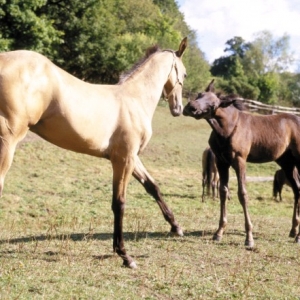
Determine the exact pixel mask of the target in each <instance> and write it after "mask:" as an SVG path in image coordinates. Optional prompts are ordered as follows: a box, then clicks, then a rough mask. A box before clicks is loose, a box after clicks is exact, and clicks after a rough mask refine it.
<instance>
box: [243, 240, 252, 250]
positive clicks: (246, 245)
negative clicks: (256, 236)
mask: <svg viewBox="0 0 300 300" xmlns="http://www.w3.org/2000/svg"><path fill="white" fill-rule="evenodd" d="M245 247H246V248H251V249H252V248H254V241H247V240H246V241H245Z"/></svg>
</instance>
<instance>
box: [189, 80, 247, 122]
mask: <svg viewBox="0 0 300 300" xmlns="http://www.w3.org/2000/svg"><path fill="white" fill-rule="evenodd" d="M232 104H233V105H234V106H235V107H236V108H238V109H239V110H243V109H244V108H243V105H242V102H241V101H238V99H237V97H236V96H235V95H229V96H219V95H216V94H215V93H214V80H212V81H211V83H210V84H209V85H208V87H207V88H206V90H205V92H203V93H199V94H198V96H197V98H196V99H195V100H191V101H189V102H188V103H187V105H186V106H185V107H184V110H183V115H184V116H190V117H193V118H195V119H197V120H199V119H211V118H213V117H214V115H215V112H216V110H217V109H218V108H219V107H227V106H230V105H232Z"/></svg>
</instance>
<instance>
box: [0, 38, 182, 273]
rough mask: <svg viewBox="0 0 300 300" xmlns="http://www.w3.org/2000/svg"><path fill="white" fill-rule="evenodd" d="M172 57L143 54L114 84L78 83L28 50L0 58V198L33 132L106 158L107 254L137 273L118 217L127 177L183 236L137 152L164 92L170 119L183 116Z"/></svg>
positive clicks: (176, 56) (178, 68) (178, 63)
mask: <svg viewBox="0 0 300 300" xmlns="http://www.w3.org/2000/svg"><path fill="white" fill-rule="evenodd" d="M186 46H187V39H186V38H184V39H183V40H182V42H181V43H180V45H179V49H178V50H177V51H176V52H175V51H172V50H165V51H161V50H159V49H158V48H157V47H152V48H150V49H148V51H147V54H146V56H145V58H144V59H143V60H142V61H141V62H140V63H139V64H137V65H136V66H135V67H134V68H133V69H132V71H131V72H130V73H128V74H127V75H126V76H124V77H123V78H122V80H121V81H120V82H119V84H117V85H95V84H89V83H86V82H84V81H81V80H79V79H77V78H75V77H73V76H72V75H70V74H68V73H67V72H65V71H63V70H62V69H60V68H58V67H57V66H55V65H54V64H53V63H52V62H50V61H49V60H48V59H47V58H46V57H44V56H42V55H40V54H38V53H35V52H30V51H23V50H22V51H13V52H7V53H2V54H0V193H1V194H2V191H3V185H4V178H5V175H6V173H7V171H8V170H9V168H10V166H11V163H12V159H13V155H14V152H15V148H16V145H17V143H18V142H19V141H20V140H22V139H23V138H24V137H25V135H26V133H27V131H28V130H31V131H33V132H35V133H36V134H38V135H39V136H41V137H42V138H44V139H45V140H47V141H48V142H50V143H52V144H55V145H57V146H59V147H62V148H65V149H67V150H72V151H75V152H80V153H85V154H89V155H93V156H97V157H102V158H106V159H109V160H110V161H111V164H112V169H113V195H112V210H113V213H114V234H113V249H114V251H115V252H117V254H118V255H120V256H121V257H122V259H123V263H124V265H125V266H128V267H131V268H135V267H136V264H135V262H134V261H133V259H132V258H131V257H130V256H129V255H128V254H127V253H126V250H125V247H124V241H123V215H124V208H125V201H126V190H127V185H128V181H129V179H130V176H131V174H133V176H134V177H135V178H136V179H137V180H138V181H139V182H140V183H141V184H142V185H143V186H144V187H145V189H146V191H147V192H148V193H149V194H151V195H152V196H153V197H154V198H155V200H156V201H157V203H158V205H159V207H160V209H161V211H162V213H163V215H164V217H165V219H166V220H167V221H168V222H169V223H170V225H171V231H172V232H174V233H176V234H178V235H182V230H181V228H180V227H179V225H178V223H177V222H176V221H175V219H174V216H173V213H172V212H171V210H170V209H169V208H168V207H167V205H166V203H165V202H164V201H163V199H162V196H161V194H160V190H159V188H158V186H157V185H156V184H155V182H154V180H153V179H152V177H151V176H150V175H149V173H148V172H147V170H146V169H145V167H144V166H143V164H142V162H141V161H140V159H139V157H138V154H139V153H140V152H141V151H142V150H144V148H145V147H146V145H147V143H148V142H149V140H150V137H151V134H152V127H151V123H152V117H153V114H154V111H155V108H156V106H157V103H158V101H159V99H160V96H161V93H162V91H163V90H164V92H165V95H166V97H167V99H168V102H169V107H170V110H171V114H172V115H173V116H179V115H180V114H181V112H182V84H183V80H184V78H185V76H186V71H185V67H184V65H183V63H182V60H181V57H182V55H183V53H184V51H185V49H186Z"/></svg>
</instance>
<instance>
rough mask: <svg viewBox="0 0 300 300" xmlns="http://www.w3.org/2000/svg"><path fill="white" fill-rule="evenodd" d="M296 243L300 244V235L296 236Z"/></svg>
mask: <svg viewBox="0 0 300 300" xmlns="http://www.w3.org/2000/svg"><path fill="white" fill-rule="evenodd" d="M295 243H297V244H299V245H300V236H299V235H297V236H296V238H295Z"/></svg>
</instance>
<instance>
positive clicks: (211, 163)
mask: <svg viewBox="0 0 300 300" xmlns="http://www.w3.org/2000/svg"><path fill="white" fill-rule="evenodd" d="M218 189H219V173H218V169H217V165H216V157H215V155H214V153H213V151H212V150H211V148H210V147H206V148H205V149H204V151H203V153H202V202H204V194H205V190H206V193H207V195H208V196H210V190H212V196H213V199H214V200H215V197H216V190H217V197H218Z"/></svg>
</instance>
